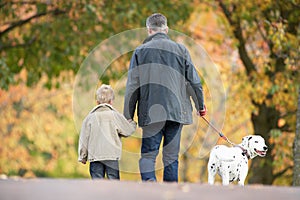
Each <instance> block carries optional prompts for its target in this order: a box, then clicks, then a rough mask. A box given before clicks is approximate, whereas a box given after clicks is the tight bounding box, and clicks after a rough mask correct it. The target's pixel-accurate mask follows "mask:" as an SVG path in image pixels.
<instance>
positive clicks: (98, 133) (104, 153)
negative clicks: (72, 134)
mask: <svg viewBox="0 0 300 200" xmlns="http://www.w3.org/2000/svg"><path fill="white" fill-rule="evenodd" d="M135 129H136V123H135V122H134V121H132V122H130V123H129V122H128V121H127V119H125V117H124V116H123V115H122V114H121V113H119V112H118V111H117V110H115V109H114V108H113V107H112V106H111V105H109V104H100V105H98V106H96V107H95V108H93V109H92V110H91V112H90V113H89V114H88V116H87V117H86V118H85V119H84V121H83V123H82V127H81V131H80V137H79V146H78V154H79V157H78V161H79V162H81V161H89V162H94V161H101V160H119V159H120V158H121V153H122V142H121V138H120V137H121V136H124V137H127V136H129V135H131V134H132V133H133V132H134V131H135Z"/></svg>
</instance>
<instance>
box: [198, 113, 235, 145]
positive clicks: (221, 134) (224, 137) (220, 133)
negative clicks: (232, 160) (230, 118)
mask: <svg viewBox="0 0 300 200" xmlns="http://www.w3.org/2000/svg"><path fill="white" fill-rule="evenodd" d="M201 117H202V119H204V121H205V122H206V123H207V124H208V125H209V126H210V127H212V128H213V129H214V130H215V131H216V132H217V133H218V134H219V136H220V137H221V138H222V139H224V140H225V141H226V142H228V143H229V144H231V145H232V146H238V145H236V144H234V143H233V142H231V141H230V140H229V139H228V138H227V137H226V136H225V135H224V134H223V133H222V132H221V131H219V130H218V129H217V128H216V127H214V126H213V125H212V124H211V123H210V122H209V121H208V120H207V119H206V118H205V117H204V116H201Z"/></svg>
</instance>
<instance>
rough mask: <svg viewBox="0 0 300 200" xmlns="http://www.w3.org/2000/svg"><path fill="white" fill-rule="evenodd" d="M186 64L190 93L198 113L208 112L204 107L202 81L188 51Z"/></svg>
mask: <svg viewBox="0 0 300 200" xmlns="http://www.w3.org/2000/svg"><path fill="white" fill-rule="evenodd" d="M185 64H186V80H187V82H188V83H187V90H188V93H189V94H190V95H191V96H192V99H193V101H194V103H195V107H196V109H197V111H203V110H206V109H205V105H204V98H203V89H202V84H201V80H200V77H199V75H198V73H197V71H196V69H195V67H194V65H193V63H192V60H191V57H190V54H189V52H188V51H187V50H186V57H185Z"/></svg>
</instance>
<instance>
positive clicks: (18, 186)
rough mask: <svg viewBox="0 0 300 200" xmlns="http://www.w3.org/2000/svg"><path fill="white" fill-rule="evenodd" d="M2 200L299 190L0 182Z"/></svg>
mask: <svg viewBox="0 0 300 200" xmlns="http://www.w3.org/2000/svg"><path fill="white" fill-rule="evenodd" d="M0 199H1V200H19V199H20V200H37V199H39V200H40V199H41V200H54V199H55V200H67V199H71V200H77V199H85V200H87V199H88V200H93V199H101V200H106V199H107V200H110V199H118V200H120V199H130V200H135V199H138V200H139V199H140V200H148V199H149V200H160V199H162V200H171V199H184V200H186V199H197V200H200V199H201V200H224V199H230V200H235V199H237V200H241V199H242V200H260V199H265V200H267V199H272V200H277V199H278V200H282V199H284V200H299V199H300V187H276V186H262V185H251V186H245V187H239V186H235V185H230V186H227V187H223V186H220V185H218V186H209V185H207V184H196V183H180V184H176V183H141V182H129V181H108V180H99V181H91V180H87V179H29V180H28V179H27V180H24V179H19V180H13V179H8V180H0Z"/></svg>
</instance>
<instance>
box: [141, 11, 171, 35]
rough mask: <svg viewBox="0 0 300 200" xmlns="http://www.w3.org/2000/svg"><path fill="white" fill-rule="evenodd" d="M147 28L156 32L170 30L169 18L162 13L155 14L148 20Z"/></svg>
mask: <svg viewBox="0 0 300 200" xmlns="http://www.w3.org/2000/svg"><path fill="white" fill-rule="evenodd" d="M146 27H147V28H148V29H152V30H154V31H164V30H166V29H167V28H168V25H167V18H166V17H165V16H164V15H163V14H160V13H154V14H152V15H151V16H149V17H148V18H147V20H146Z"/></svg>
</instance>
